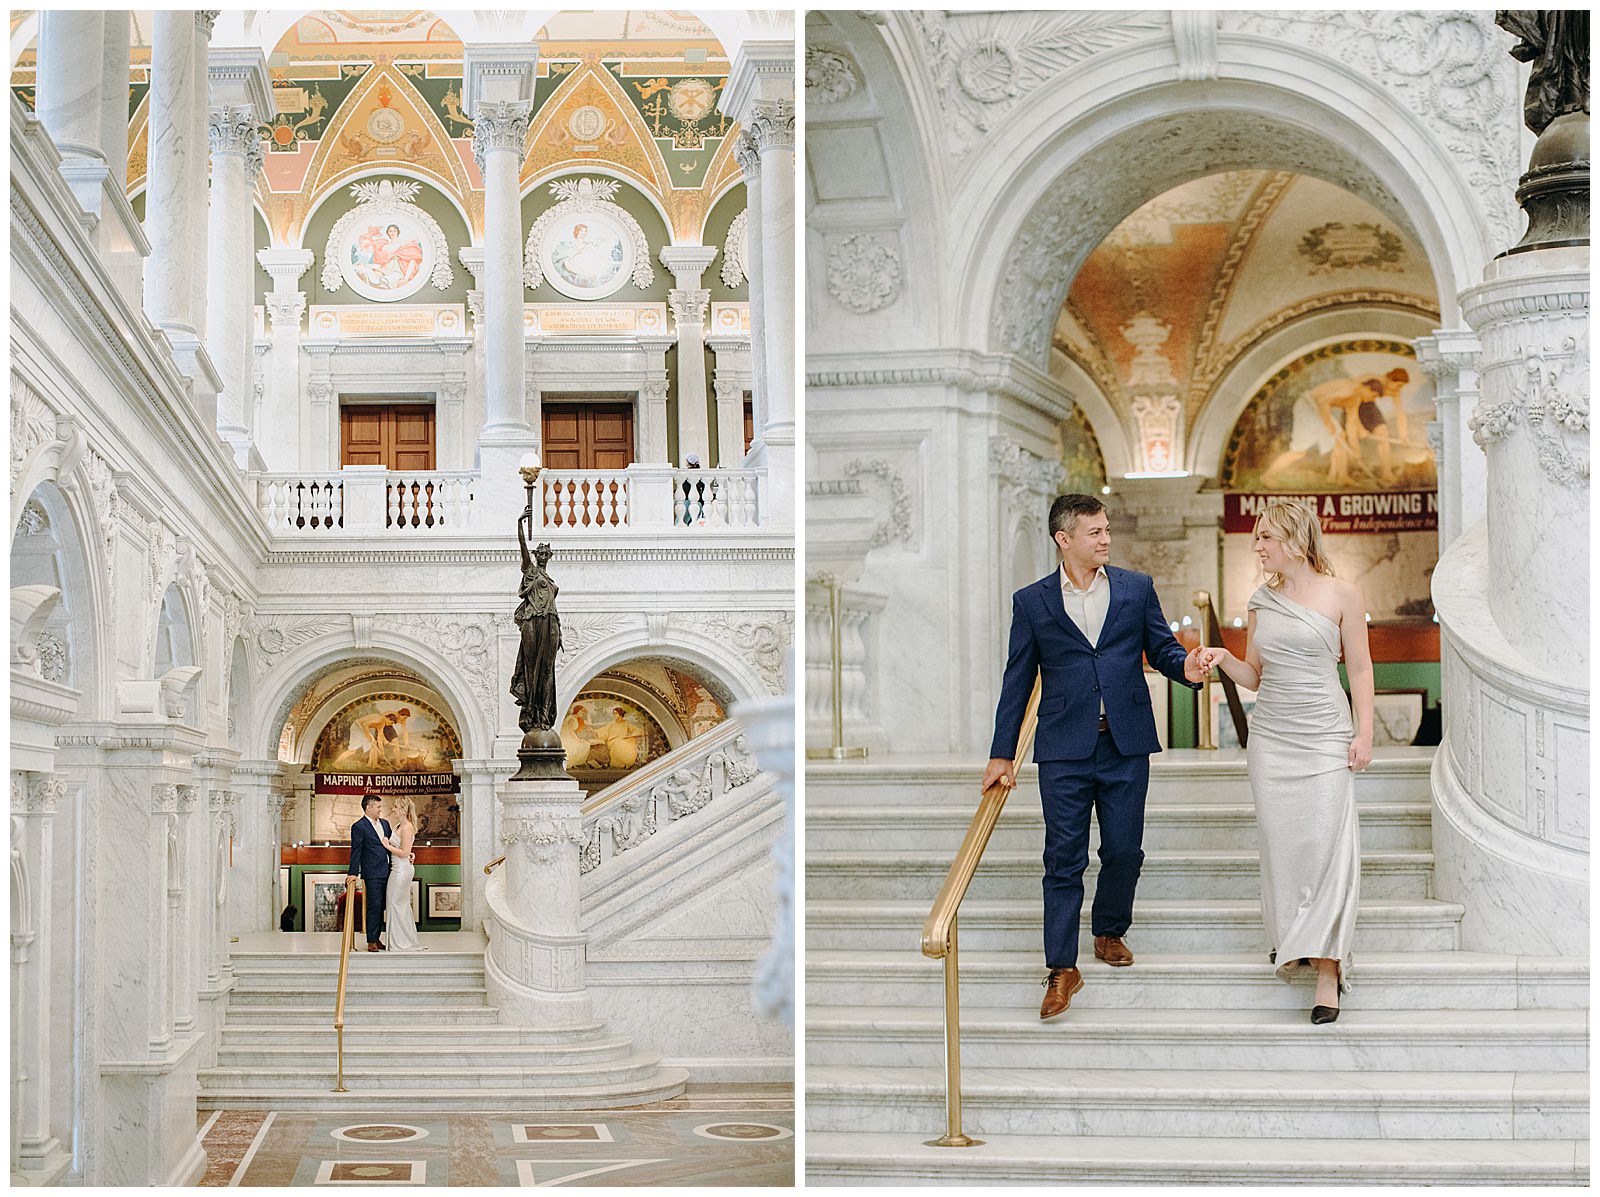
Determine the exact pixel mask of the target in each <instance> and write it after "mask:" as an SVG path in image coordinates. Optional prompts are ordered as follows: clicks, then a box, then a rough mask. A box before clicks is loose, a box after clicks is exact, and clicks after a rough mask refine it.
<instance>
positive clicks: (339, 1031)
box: [333, 873, 356, 1093]
mask: <svg viewBox="0 0 1600 1197" xmlns="http://www.w3.org/2000/svg"><path fill="white" fill-rule="evenodd" d="M355 887H356V877H355V874H354V873H352V874H350V876H348V877H346V878H345V882H344V932H343V934H341V936H340V937H339V994H338V996H337V997H336V998H335V999H334V1003H333V1032H334V1036H335V1038H336V1039H337V1040H338V1053H339V1062H338V1069H339V1073H338V1080H337V1082H336V1083H335V1084H334V1087H333V1091H334V1092H335V1093H348V1092H349V1090H348V1089H346V1088H345V1087H344V994H345V986H346V984H347V983H348V982H349V980H350V945H351V944H352V943H354V942H355V934H356V904H355Z"/></svg>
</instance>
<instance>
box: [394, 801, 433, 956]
mask: <svg viewBox="0 0 1600 1197" xmlns="http://www.w3.org/2000/svg"><path fill="white" fill-rule="evenodd" d="M394 838H395V843H397V844H398V843H399V842H400V829H399V828H398V827H397V828H395V836H394ZM389 861H390V864H389V889H388V891H387V893H386V895H385V901H384V912H383V925H384V928H385V929H386V930H387V931H388V935H389V940H388V944H389V950H390V951H391V952H426V951H427V950H428V949H427V948H425V947H423V946H422V941H421V940H420V939H418V938H417V920H416V919H415V918H413V917H412V916H411V879H412V878H413V877H415V876H416V875H417V871H416V868H415V866H413V865H412V863H411V862H410V861H409V860H407V859H406V858H405V857H403V856H393V855H391V856H390V857H389Z"/></svg>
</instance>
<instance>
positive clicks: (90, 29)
mask: <svg viewBox="0 0 1600 1197" xmlns="http://www.w3.org/2000/svg"><path fill="white" fill-rule="evenodd" d="M107 15H108V14H107V13H104V12H101V11H99V10H97V9H85V8H55V9H45V10H44V11H43V13H42V14H41V15H40V26H39V75H38V79H39V89H38V96H39V99H38V115H39V119H40V120H41V121H43V122H44V127H45V128H46V129H47V130H49V133H50V137H51V138H52V140H54V141H55V143H56V149H58V150H60V151H61V157H62V158H63V159H71V158H82V159H87V160H89V161H92V162H94V163H96V164H98V165H100V166H104V165H105V163H106V152H105V149H104V143H103V140H102V139H103V137H104V136H105V133H104V129H103V127H102V124H101V82H102V79H103V77H104V72H105V52H106V47H105V40H104V39H105V18H106V16H107ZM123 73H124V75H126V73H127V59H126V58H124V59H123ZM125 95H126V88H124V96H125ZM124 103H126V100H124ZM123 115H124V120H123V126H122V127H123V130H124V132H123V139H124V141H126V138H127V132H126V130H127V120H126V109H124V114H123Z"/></svg>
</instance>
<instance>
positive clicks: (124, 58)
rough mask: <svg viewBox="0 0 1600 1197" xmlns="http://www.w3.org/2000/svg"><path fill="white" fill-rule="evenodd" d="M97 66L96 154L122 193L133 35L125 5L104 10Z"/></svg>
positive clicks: (125, 183)
mask: <svg viewBox="0 0 1600 1197" xmlns="http://www.w3.org/2000/svg"><path fill="white" fill-rule="evenodd" d="M104 16H105V24H104V31H103V32H104V39H103V41H102V43H101V46H102V53H101V67H100V154H101V156H102V157H103V158H105V162H106V172H107V177H108V178H109V179H110V180H111V183H112V185H113V186H114V187H115V188H116V189H117V190H118V191H120V192H123V193H124V194H125V193H126V192H127V190H128V80H129V62H130V59H131V42H132V39H133V22H132V16H133V14H132V13H130V12H129V11H128V10H126V9H107V10H106V11H105V13H104Z"/></svg>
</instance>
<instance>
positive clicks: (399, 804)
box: [393, 798, 417, 827]
mask: <svg viewBox="0 0 1600 1197" xmlns="http://www.w3.org/2000/svg"><path fill="white" fill-rule="evenodd" d="M393 801H394V813H395V822H397V823H405V822H409V823H410V824H411V826H413V827H415V826H416V825H417V804H416V803H415V802H413V801H411V799H409V798H396V799H394V800H393Z"/></svg>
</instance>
